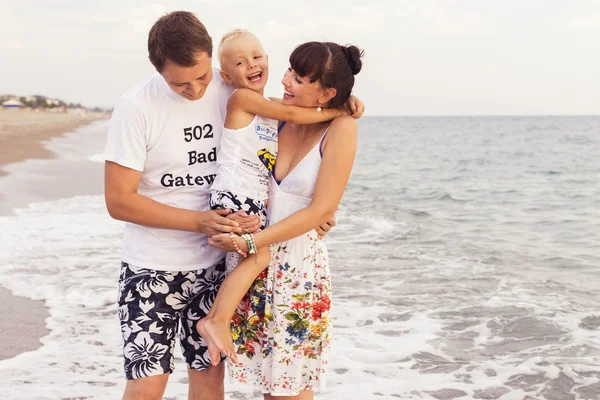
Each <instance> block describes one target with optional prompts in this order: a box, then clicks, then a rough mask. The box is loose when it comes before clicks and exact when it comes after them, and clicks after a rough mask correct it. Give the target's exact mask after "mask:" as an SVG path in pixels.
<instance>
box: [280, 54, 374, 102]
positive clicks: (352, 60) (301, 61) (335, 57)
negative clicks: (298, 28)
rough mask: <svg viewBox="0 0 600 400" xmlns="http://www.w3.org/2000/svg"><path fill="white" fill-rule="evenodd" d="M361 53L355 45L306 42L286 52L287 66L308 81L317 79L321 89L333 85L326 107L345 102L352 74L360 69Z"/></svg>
mask: <svg viewBox="0 0 600 400" xmlns="http://www.w3.org/2000/svg"><path fill="white" fill-rule="evenodd" d="M364 54H365V52H364V51H362V50H360V49H359V48H358V47H356V46H340V45H339V44H337V43H331V42H308V43H304V44H301V45H300V46H298V47H296V48H295V49H294V51H293V52H292V54H291V55H290V66H291V67H292V69H293V70H294V71H296V73H297V74H298V75H299V76H301V77H304V78H309V79H310V82H311V83H312V82H316V81H319V82H320V83H321V86H322V87H323V88H326V89H328V88H334V89H335V90H336V92H337V93H336V95H335V97H334V98H333V99H331V100H329V103H328V106H329V107H330V108H340V107H342V106H344V105H345V104H346V102H347V101H348V99H349V98H350V94H351V93H352V87H353V86H354V75H356V74H358V73H359V72H360V70H361V68H362V61H361V60H360V58H361V57H362V56H364Z"/></svg>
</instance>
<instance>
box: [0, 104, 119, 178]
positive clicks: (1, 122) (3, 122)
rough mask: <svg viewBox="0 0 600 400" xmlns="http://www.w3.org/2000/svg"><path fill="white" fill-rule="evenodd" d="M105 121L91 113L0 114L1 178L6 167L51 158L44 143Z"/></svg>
mask: <svg viewBox="0 0 600 400" xmlns="http://www.w3.org/2000/svg"><path fill="white" fill-rule="evenodd" d="M108 117H109V115H108V114H107V113H93V112H88V113H86V114H84V115H78V114H69V113H49V112H44V111H35V110H26V109H23V110H18V109H17V110H2V111H0V148H1V149H2V152H0V176H2V175H6V172H5V171H4V170H3V167H4V166H5V165H6V164H11V163H15V162H19V161H23V160H26V159H32V158H34V159H40V158H42V159H44V158H51V157H52V152H51V151H50V150H48V149H47V148H46V147H44V144H43V143H42V142H43V141H46V140H48V139H51V138H52V137H55V136H62V135H63V134H65V133H68V132H72V131H74V130H75V129H77V128H78V127H80V126H83V125H87V124H90V123H92V122H94V121H98V120H102V119H107V118H108Z"/></svg>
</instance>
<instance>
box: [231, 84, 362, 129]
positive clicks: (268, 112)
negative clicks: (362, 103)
mask: <svg viewBox="0 0 600 400" xmlns="http://www.w3.org/2000/svg"><path fill="white" fill-rule="evenodd" d="M232 110H235V111H238V112H239V111H242V112H245V113H248V114H254V115H261V116H263V117H266V118H271V119H276V120H279V121H287V122H292V123H295V124H315V123H318V122H325V121H330V120H332V119H334V118H335V117H339V116H342V115H348V114H350V112H349V111H348V110H345V109H337V108H322V109H321V111H317V109H316V108H308V107H298V106H286V105H283V104H281V102H276V101H271V100H267V99H265V98H264V97H263V96H262V95H260V94H259V93H257V92H254V91H252V90H250V89H245V88H242V89H238V90H236V91H235V92H234V93H233V94H232V95H231V97H230V98H229V102H228V103H227V113H228V114H229V112H230V111H232Z"/></svg>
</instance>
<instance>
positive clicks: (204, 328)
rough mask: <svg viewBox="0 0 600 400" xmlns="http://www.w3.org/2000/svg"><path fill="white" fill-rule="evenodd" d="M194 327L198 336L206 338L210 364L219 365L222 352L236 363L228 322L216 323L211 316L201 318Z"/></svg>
mask: <svg viewBox="0 0 600 400" xmlns="http://www.w3.org/2000/svg"><path fill="white" fill-rule="evenodd" d="M196 329H197V330H198V333H199V334H200V336H202V337H203V338H204V340H206V343H207V345H208V354H209V356H210V363H211V364H212V365H219V362H221V354H224V355H225V356H227V357H229V358H231V361H233V362H234V363H237V355H236V354H235V350H234V348H233V342H232V341H231V332H230V331H229V325H228V324H223V323H218V322H216V321H215V320H214V319H212V318H202V319H201V320H200V321H198V323H197V324H196Z"/></svg>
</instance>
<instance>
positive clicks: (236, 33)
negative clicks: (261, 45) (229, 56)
mask: <svg viewBox="0 0 600 400" xmlns="http://www.w3.org/2000/svg"><path fill="white" fill-rule="evenodd" d="M246 35H251V36H254V37H255V38H256V40H258V38H257V37H256V35H255V34H254V33H252V32H250V31H248V30H247V29H241V28H236V29H234V30H232V31H230V32H228V33H226V34H224V35H223V37H222V38H221V43H219V50H217V57H218V59H219V64H221V68H222V66H223V51H224V50H225V45H226V44H227V42H229V41H231V40H232V39H237V38H239V37H242V36H246Z"/></svg>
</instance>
